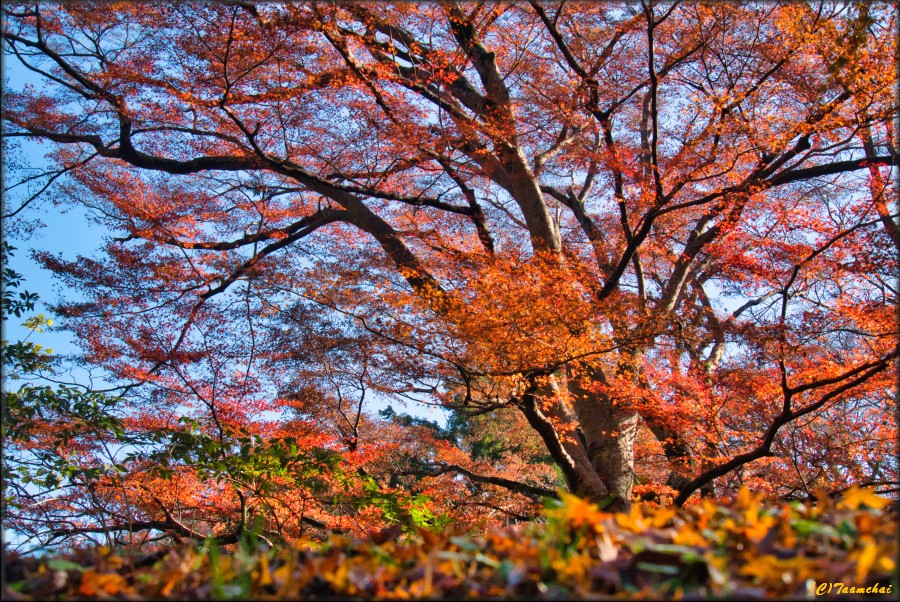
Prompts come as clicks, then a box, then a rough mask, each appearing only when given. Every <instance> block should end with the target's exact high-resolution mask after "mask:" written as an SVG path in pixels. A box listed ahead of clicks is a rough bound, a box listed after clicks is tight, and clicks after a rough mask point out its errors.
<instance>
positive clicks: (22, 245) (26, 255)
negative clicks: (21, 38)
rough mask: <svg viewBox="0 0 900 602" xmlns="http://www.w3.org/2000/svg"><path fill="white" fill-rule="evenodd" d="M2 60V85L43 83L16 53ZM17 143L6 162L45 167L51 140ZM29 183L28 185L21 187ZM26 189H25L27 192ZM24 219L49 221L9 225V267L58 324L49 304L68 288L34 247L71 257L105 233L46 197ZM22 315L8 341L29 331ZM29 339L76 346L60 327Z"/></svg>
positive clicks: (13, 200) (63, 349)
mask: <svg viewBox="0 0 900 602" xmlns="http://www.w3.org/2000/svg"><path fill="white" fill-rule="evenodd" d="M4 59H5V60H4V61H3V89H4V91H6V90H21V89H22V88H23V87H24V86H25V85H26V84H30V85H34V86H39V85H40V82H39V81H38V78H37V77H36V76H35V75H34V74H33V73H32V72H30V71H28V70H26V69H25V68H24V67H22V65H21V64H20V63H19V62H18V60H16V59H15V58H11V59H10V58H9V57H4ZM19 143H20V144H19V145H18V148H16V149H15V151H14V152H16V153H18V155H19V156H18V157H4V163H6V162H8V161H13V160H16V159H19V160H24V162H26V164H27V165H28V166H29V167H31V168H37V169H40V168H44V167H46V166H47V164H48V163H47V161H46V159H45V158H44V153H46V152H47V150H49V147H48V146H46V145H40V144H38V143H36V142H33V141H29V140H20V141H19ZM17 177H18V176H17V174H10V173H5V174H4V188H6V187H8V186H10V185H12V184H14V183H15V182H17V181H18V179H17ZM21 188H25V187H21ZM24 192H26V191H24V190H23V191H22V193H24ZM22 193H20V192H19V189H16V190H14V191H11V192H10V193H6V192H5V191H4V198H3V205H4V213H6V212H8V211H10V210H13V209H15V208H17V207H18V206H19V205H20V203H21V202H22V200H23V199H24V198H27V196H25V197H23V195H22ZM20 215H24V219H31V220H38V219H39V220H40V221H41V222H43V224H44V226H43V227H39V228H36V229H34V231H33V232H32V233H31V236H30V237H22V236H21V235H19V236H16V235H15V234H14V233H11V232H9V231H8V228H7V227H6V226H7V225H6V224H4V229H3V230H4V238H5V240H6V241H7V242H8V243H9V244H10V245H12V246H13V247H15V248H16V250H15V251H14V257H12V258H11V259H10V261H9V266H10V267H11V268H12V269H14V270H16V271H17V272H19V273H20V274H22V275H23V276H24V277H25V282H24V286H23V288H24V290H28V291H31V292H33V293H37V294H38V295H40V300H39V302H38V304H37V305H36V307H35V310H36V311H35V313H41V312H43V313H44V314H45V315H46V316H47V317H49V318H54V325H55V326H56V325H58V324H59V322H58V320H56V319H55V317H54V316H53V315H52V314H51V312H50V311H49V310H48V308H47V306H48V305H49V304H52V303H53V302H55V301H57V300H59V299H60V297H61V295H62V293H63V291H62V290H61V288H60V285H59V283H58V282H56V281H55V280H54V279H53V276H52V274H51V273H50V272H49V271H48V270H45V269H43V268H41V266H40V265H39V264H38V263H37V262H36V261H35V260H34V259H33V257H32V253H33V252H34V251H38V250H42V251H50V252H52V253H62V255H63V257H65V258H67V259H71V258H74V257H75V256H76V255H79V254H81V255H90V254H92V253H93V252H94V251H95V250H96V249H98V248H99V247H100V245H101V244H102V240H103V235H102V233H101V232H99V231H98V230H97V229H96V228H91V227H90V224H89V223H88V221H87V217H86V214H85V212H84V210H83V209H81V208H80V207H75V208H67V209H66V210H62V209H60V208H58V207H54V206H53V205H52V204H51V203H50V202H49V201H47V200H46V199H37V200H36V201H35V202H34V203H33V204H32V206H30V207H29V209H26V210H25V211H23V212H22V214H20ZM24 319H25V316H23V317H22V319H18V318H15V317H14V316H13V318H12V319H11V320H10V321H9V322H8V323H4V325H3V338H4V339H7V340H13V341H14V340H19V339H22V338H23V337H25V336H27V335H28V333H29V330H28V329H26V328H24V327H22V326H21V322H23V321H24ZM29 340H32V341H34V342H38V343H40V344H41V345H43V346H45V347H51V348H52V349H53V350H54V351H56V352H58V353H72V352H74V351H76V350H77V347H76V346H75V345H74V344H73V340H72V336H71V335H70V334H69V333H67V332H65V331H63V330H62V329H59V328H53V329H52V330H48V331H45V332H44V333H40V334H38V333H35V334H33V335H32V336H31V338H30V339H29Z"/></svg>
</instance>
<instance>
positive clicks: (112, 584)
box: [78, 570, 128, 597]
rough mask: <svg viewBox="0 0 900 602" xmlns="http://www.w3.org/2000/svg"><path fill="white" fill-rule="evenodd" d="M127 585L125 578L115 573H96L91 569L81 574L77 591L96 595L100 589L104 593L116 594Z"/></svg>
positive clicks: (84, 594)
mask: <svg viewBox="0 0 900 602" xmlns="http://www.w3.org/2000/svg"><path fill="white" fill-rule="evenodd" d="M127 586H128V584H127V582H126V581H125V578H124V577H122V575H118V574H116V573H97V572H95V571H92V570H88V571H85V573H84V574H83V575H82V576H81V586H80V587H79V588H78V593H79V594H80V595H82V596H90V597H93V596H96V595H97V594H98V593H100V592H101V591H102V592H103V593H105V594H109V595H113V594H118V593H119V592H121V591H122V590H124V589H125V588H126V587H127Z"/></svg>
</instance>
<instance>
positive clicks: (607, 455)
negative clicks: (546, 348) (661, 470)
mask: <svg viewBox="0 0 900 602" xmlns="http://www.w3.org/2000/svg"><path fill="white" fill-rule="evenodd" d="M604 380H605V379H604V377H603V374H602V372H601V371H600V370H599V369H596V368H593V369H589V372H588V374H586V375H583V374H579V375H577V376H574V375H573V377H570V378H569V379H568V386H569V392H570V393H571V394H572V397H573V399H574V408H575V414H576V415H577V416H578V421H579V423H580V424H581V428H582V430H583V431H584V438H585V443H586V445H587V453H588V458H589V459H590V463H591V466H592V468H593V469H594V471H595V472H596V473H597V476H598V477H599V478H600V479H601V480H602V481H603V483H604V484H605V485H606V487H607V489H608V491H609V493H608V497H607V499H606V500H605V503H606V504H608V505H606V509H607V510H613V511H619V510H628V509H630V508H631V490H632V488H633V486H634V476H635V473H634V440H635V436H636V435H637V426H638V414H637V412H635V411H633V410H628V409H625V408H622V407H621V406H619V405H618V404H617V403H616V400H615V399H614V398H613V397H611V396H610V395H607V394H605V393H602V392H598V391H596V390H595V388H594V387H592V386H591V384H592V383H603V382H604Z"/></svg>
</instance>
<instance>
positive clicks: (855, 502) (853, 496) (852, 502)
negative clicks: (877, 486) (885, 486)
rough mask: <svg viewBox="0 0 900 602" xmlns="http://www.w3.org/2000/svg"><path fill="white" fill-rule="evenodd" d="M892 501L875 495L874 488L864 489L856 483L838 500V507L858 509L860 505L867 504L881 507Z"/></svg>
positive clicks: (872, 506)
mask: <svg viewBox="0 0 900 602" xmlns="http://www.w3.org/2000/svg"><path fill="white" fill-rule="evenodd" d="M890 503H891V502H890V500H887V499H885V498H883V497H879V496H877V495H875V492H874V491H873V490H872V489H863V488H860V487H856V486H855V485H854V486H853V487H851V488H850V489H848V490H847V491H845V492H844V497H843V498H842V499H841V501H840V502H838V504H837V507H838V508H848V509H850V510H858V509H859V507H860V506H862V505H866V506H868V507H869V508H878V509H880V508H884V507H885V506H887V505H888V504H890Z"/></svg>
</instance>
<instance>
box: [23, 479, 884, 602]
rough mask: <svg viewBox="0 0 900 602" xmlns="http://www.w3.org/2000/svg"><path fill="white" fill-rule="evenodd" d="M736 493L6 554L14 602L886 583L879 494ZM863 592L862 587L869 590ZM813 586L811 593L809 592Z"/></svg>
mask: <svg viewBox="0 0 900 602" xmlns="http://www.w3.org/2000/svg"><path fill="white" fill-rule="evenodd" d="M760 501H761V500H759V499H757V498H754V496H753V495H752V494H750V493H749V492H748V491H747V490H746V489H743V490H741V492H740V493H739V494H738V496H737V497H736V499H734V500H731V501H730V502H729V503H727V504H722V505H716V504H713V503H711V502H709V501H704V502H703V503H702V504H699V505H696V506H693V507H691V508H689V509H687V510H680V511H676V510H670V509H664V508H651V507H645V506H642V505H635V506H634V507H633V508H632V510H631V511H630V512H628V513H619V514H608V513H604V512H602V511H600V509H599V508H598V507H597V506H596V505H594V504H591V503H589V502H587V501H586V500H582V499H579V498H576V497H574V496H571V495H567V494H564V495H563V499H562V502H560V503H556V504H552V505H551V506H550V507H548V508H547V509H546V510H545V511H544V519H545V520H544V521H542V522H541V523H539V524H533V525H530V526H527V527H521V526H520V527H509V528H503V529H492V530H489V531H488V532H487V533H485V534H484V535H481V536H477V537H473V536H471V535H468V534H463V533H457V534H454V533H453V532H452V531H449V532H443V533H434V532H432V531H429V530H427V529H422V530H420V531H419V532H418V533H417V534H416V535H414V536H411V537H409V538H407V539H406V540H404V541H397V539H396V536H397V533H396V532H393V533H391V532H390V531H385V532H379V533H375V534H370V535H369V536H368V537H364V538H351V537H336V538H332V539H330V540H328V541H327V542H324V543H322V542H311V541H309V540H297V541H295V542H294V543H293V544H292V545H291V546H284V547H276V548H271V549H270V548H268V547H266V546H261V547H260V546H258V545H255V544H253V543H251V540H244V541H242V542H241V544H240V545H239V546H238V547H237V549H236V550H220V549H219V548H218V547H217V545H216V544H215V543H213V542H209V541H208V542H206V543H205V544H203V545H200V546H180V547H177V548H174V549H172V550H170V551H168V552H167V553H166V554H165V555H162V556H160V555H155V556H154V555H151V556H143V557H141V556H138V557H135V556H128V555H124V554H122V553H115V552H113V551H111V550H110V549H108V548H102V549H99V550H96V549H95V550H79V551H76V552H75V553H73V554H70V555H69V556H67V557H57V558H52V559H46V558H45V559H42V560H40V561H30V562H29V561H26V560H20V559H15V560H14V561H13V566H14V570H15V572H16V574H15V577H16V581H14V582H13V585H12V587H13V588H14V589H12V590H8V592H7V593H8V595H10V596H13V597H14V599H31V598H32V597H35V598H41V597H47V596H51V595H56V596H73V595H76V596H86V597H91V598H93V597H98V598H103V597H106V596H123V595H129V596H130V597H131V598H138V599H156V600H158V599H167V598H171V599H182V600H184V599H192V600H196V599H234V598H239V599H240V598H252V599H256V600H268V599H333V598H340V599H345V598H354V599H372V598H374V599H379V600H407V599H410V598H412V599H440V598H453V599H480V598H492V599H497V598H515V599H521V598H527V599H560V598H563V599H596V597H597V596H599V595H605V596H609V597H620V598H635V597H637V598H640V597H645V596H650V597H651V598H652V599H660V598H661V597H670V596H671V597H674V598H676V599H677V597H678V596H681V595H685V594H688V595H693V596H697V595H699V596H715V597H721V596H725V597H730V598H738V597H740V598H745V599H747V598H750V599H755V598H763V597H772V596H789V597H791V598H794V599H796V598H806V597H809V596H812V595H823V594H826V595H834V596H838V595H839V594H840V592H841V589H842V588H843V587H847V588H848V591H849V589H850V588H853V589H854V591H855V590H857V589H858V590H859V591H861V592H863V591H867V592H868V593H869V594H870V595H872V597H873V598H874V597H878V596H884V595H885V594H891V593H893V592H896V588H897V582H896V571H895V568H896V557H897V553H898V548H897V524H896V521H894V520H893V517H892V516H891V515H890V510H889V509H886V508H885V506H886V505H888V502H887V501H886V500H885V499H884V498H882V497H879V496H876V495H874V494H873V493H872V492H871V491H870V490H864V489H856V488H854V489H852V490H850V491H848V492H847V495H846V496H845V497H844V498H843V500H842V501H840V502H838V503H834V502H833V501H832V500H829V499H828V497H827V496H826V495H825V494H824V493H821V492H820V493H819V497H818V498H817V499H816V502H815V504H814V505H808V504H804V503H800V502H792V503H789V504H788V503H782V504H780V505H776V506H770V507H769V508H764V507H763V506H762V505H761V504H760ZM867 588H868V589H867ZM816 592H818V594H816Z"/></svg>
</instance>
